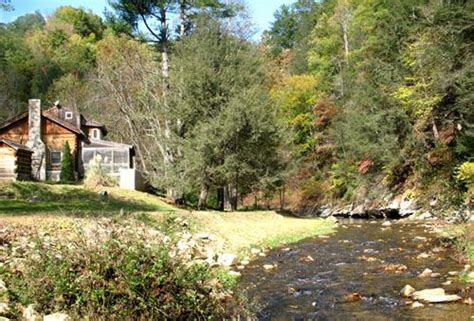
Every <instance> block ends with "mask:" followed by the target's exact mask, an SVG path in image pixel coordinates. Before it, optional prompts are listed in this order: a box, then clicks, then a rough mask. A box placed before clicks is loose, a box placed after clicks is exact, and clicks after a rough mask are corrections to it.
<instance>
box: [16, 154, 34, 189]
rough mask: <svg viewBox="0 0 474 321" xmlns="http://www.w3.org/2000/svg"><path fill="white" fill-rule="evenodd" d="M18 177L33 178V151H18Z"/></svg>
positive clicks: (23, 178)
mask: <svg viewBox="0 0 474 321" xmlns="http://www.w3.org/2000/svg"><path fill="white" fill-rule="evenodd" d="M16 175H17V177H16V179H17V180H22V181H26V180H30V179H31V153H30V152H28V151H26V150H21V149H19V150H17V151H16Z"/></svg>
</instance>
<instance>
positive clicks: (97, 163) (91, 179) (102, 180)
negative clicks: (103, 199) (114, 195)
mask: <svg viewBox="0 0 474 321" xmlns="http://www.w3.org/2000/svg"><path fill="white" fill-rule="evenodd" d="M84 185H86V186H87V187H91V188H96V187H99V186H103V187H113V186H117V185H118V183H117V180H116V179H115V178H114V177H112V176H110V175H108V174H107V173H106V171H105V170H104V169H103V167H102V159H101V158H100V157H96V158H94V159H93V160H92V161H91V162H90V164H89V169H88V170H87V173H86V178H85V180H84Z"/></svg>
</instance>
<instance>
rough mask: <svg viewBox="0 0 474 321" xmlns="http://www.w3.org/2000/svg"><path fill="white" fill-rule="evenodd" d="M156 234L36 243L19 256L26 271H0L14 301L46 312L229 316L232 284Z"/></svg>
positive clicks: (106, 229) (110, 230)
mask: <svg viewBox="0 0 474 321" xmlns="http://www.w3.org/2000/svg"><path fill="white" fill-rule="evenodd" d="M153 231H154V232H153V233H152V232H148V231H147V230H146V228H145V227H144V226H120V227H117V226H116V225H113V224H107V225H102V226H99V228H97V229H95V230H84V229H78V230H77V233H76V234H77V235H75V237H74V240H73V241H59V240H57V239H54V240H52V239H51V238H48V237H47V236H42V237H40V236H37V237H35V239H34V243H32V242H31V241H30V242H29V243H28V246H27V249H22V251H26V253H25V255H24V257H23V258H22V265H21V266H22V267H21V268H18V267H13V268H10V269H8V271H1V272H2V274H3V275H6V276H7V277H6V279H5V281H6V282H7V284H8V288H9V290H10V291H11V292H12V294H13V297H14V298H16V300H17V301H20V302H21V303H22V304H24V305H27V304H30V303H35V304H36V307H37V310H38V311H41V312H43V313H52V312H56V311H65V312H67V313H68V314H70V315H71V316H72V317H73V318H75V319H83V318H88V319H91V320H152V319H153V320H165V319H166V320H168V319H174V320H176V319H179V320H196V319H199V320H203V319H222V318H224V317H226V316H227V311H228V309H229V307H230V306H231V304H232V303H233V302H234V301H233V296H232V292H231V291H230V286H231V282H230V281H228V280H226V279H225V278H223V277H222V272H221V271H220V270H217V269H211V268H210V267H209V266H208V265H207V264H203V263H194V262H193V261H191V260H190V259H189V258H188V257H186V256H182V255H180V252H179V249H178V248H177V246H176V245H175V243H174V241H171V240H173V239H174V238H173V237H166V236H164V234H163V233H162V232H161V233H160V232H158V233H157V231H156V230H153ZM157 235H158V236H157ZM30 244H31V245H30ZM4 269H7V267H6V266H5V267H4ZM5 272H6V273H5ZM236 306H238V305H234V307H236Z"/></svg>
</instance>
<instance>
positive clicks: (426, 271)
mask: <svg viewBox="0 0 474 321" xmlns="http://www.w3.org/2000/svg"><path fill="white" fill-rule="evenodd" d="M431 274H433V270H430V269H424V270H423V272H421V273H420V274H419V275H418V276H419V277H420V278H428V277H431Z"/></svg>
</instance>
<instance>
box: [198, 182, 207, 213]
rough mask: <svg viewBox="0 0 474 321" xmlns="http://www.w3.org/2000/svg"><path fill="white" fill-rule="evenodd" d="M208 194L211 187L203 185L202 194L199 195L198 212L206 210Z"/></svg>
mask: <svg viewBox="0 0 474 321" xmlns="http://www.w3.org/2000/svg"><path fill="white" fill-rule="evenodd" d="M208 194H209V185H208V184H205V183H203V184H202V185H201V193H200V194H199V201H198V210H203V209H205V208H206V206H207V195H208Z"/></svg>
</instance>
